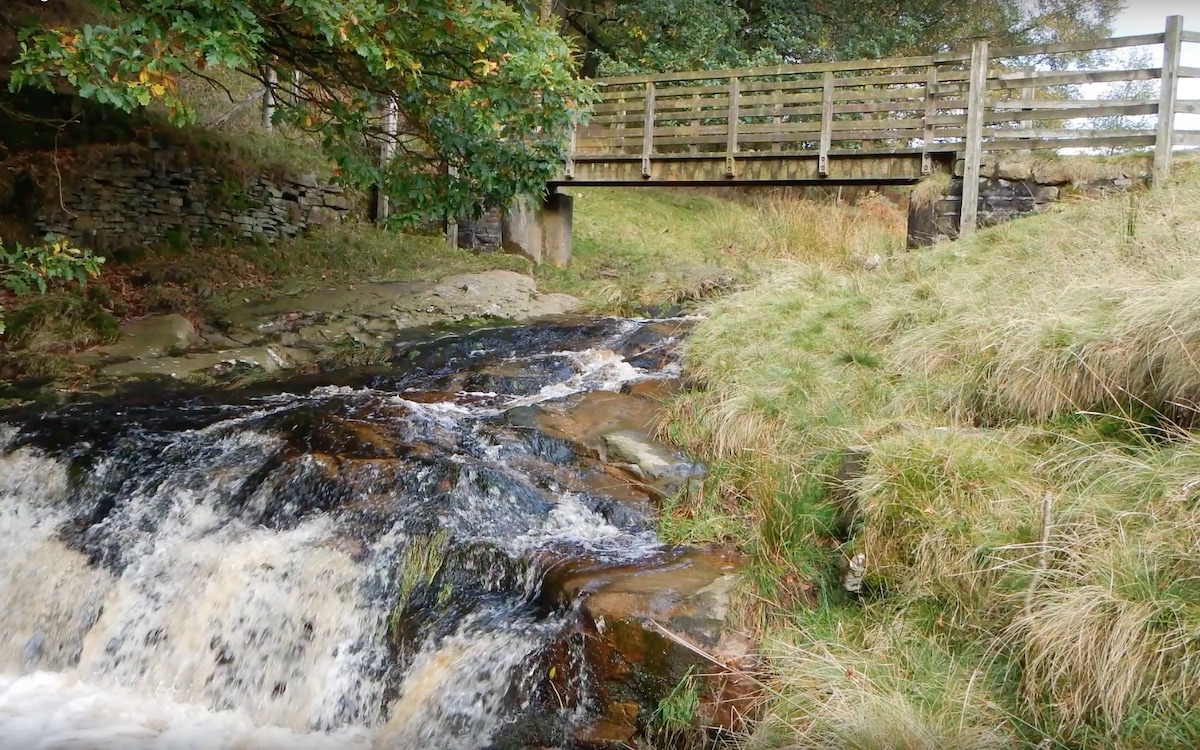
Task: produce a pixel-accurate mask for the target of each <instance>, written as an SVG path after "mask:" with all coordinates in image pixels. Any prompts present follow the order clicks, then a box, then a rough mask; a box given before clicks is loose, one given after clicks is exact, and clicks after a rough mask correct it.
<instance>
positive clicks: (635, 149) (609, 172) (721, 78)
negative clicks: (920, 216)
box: [534, 16, 1200, 262]
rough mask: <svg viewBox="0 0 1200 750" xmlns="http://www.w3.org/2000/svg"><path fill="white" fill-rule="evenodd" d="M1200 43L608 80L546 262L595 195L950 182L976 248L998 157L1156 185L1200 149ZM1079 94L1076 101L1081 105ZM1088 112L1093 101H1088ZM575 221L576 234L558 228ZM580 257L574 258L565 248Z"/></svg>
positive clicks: (1178, 23)
mask: <svg viewBox="0 0 1200 750" xmlns="http://www.w3.org/2000/svg"><path fill="white" fill-rule="evenodd" d="M1188 43H1192V44H1196V43H1200V32H1194V31H1186V30H1185V29H1184V24H1183V18H1182V17H1180V16H1171V17H1170V18H1168V19H1167V22H1166V28H1165V30H1164V32H1163V33H1157V34H1146V35H1140V36H1124V37H1115V38H1111V39H1104V40H1099V41H1090V42H1067V43H1058V44H1042V45H1032V46H1023V47H1008V48H1002V49H993V48H991V47H990V46H989V44H988V42H987V41H985V40H978V41H975V42H974V43H973V44H972V45H971V47H970V49H967V50H963V51H959V52H947V53H940V54H936V55H926V56H920V57H903V58H894V59H886V60H855V61H852V62H831V63H817V64H811V65H781V66H775V67H766V68H747V69H740V70H702V71H690V72H684V73H660V74H654V75H643V76H626V77H620V78H607V79H601V80H598V81H596V85H597V87H598V88H599V90H600V101H599V102H598V103H597V104H596V105H595V106H594V108H593V114H592V116H591V118H590V119H589V120H587V121H586V122H585V123H584V124H581V125H579V126H577V127H576V129H575V132H574V133H573V134H572V138H571V144H570V149H569V153H568V158H567V161H566V163H565V164H564V166H563V169H562V172H561V174H560V175H559V176H557V177H556V178H555V179H554V180H553V181H552V182H551V185H550V187H551V190H550V192H549V194H548V197H547V203H546V207H545V209H544V210H543V211H542V212H541V213H542V214H546V215H547V216H546V217H544V218H545V221H543V220H542V218H539V220H538V221H537V222H534V223H536V224H538V225H539V226H538V227H537V232H536V233H537V235H538V238H537V242H539V243H541V247H542V252H539V253H538V255H539V258H540V257H541V256H543V255H544V256H545V257H546V259H547V260H552V261H555V260H557V261H558V262H561V261H562V259H563V258H564V257H569V247H570V245H569V242H570V234H569V233H570V216H569V213H570V196H567V195H563V194H561V193H559V192H558V191H557V190H556V189H557V188H561V187H564V186H591V185H617V186H641V185H660V186H664V185H671V186H675V185H679V186H685V185H846V184H867V185H887V184H911V183H915V182H917V181H918V180H920V179H921V178H922V177H923V176H925V175H928V174H931V173H932V172H935V171H947V172H949V171H952V170H953V171H954V172H955V173H956V174H958V175H961V176H963V177H964V189H963V203H962V205H963V209H962V215H961V224H962V226H961V233H962V234H968V233H970V232H971V231H973V230H974V228H975V223H976V211H977V201H978V183H979V180H978V177H979V170H980V164H981V162H982V160H983V159H984V157H985V155H987V154H990V153H996V152H1013V151H1023V152H1030V151H1035V152H1047V151H1048V152H1060V150H1061V149H1082V150H1085V151H1090V150H1101V151H1107V150H1109V149H1114V148H1117V149H1138V150H1144V151H1153V154H1154V179H1155V180H1156V181H1161V180H1162V179H1164V178H1165V177H1166V176H1167V175H1168V174H1169V172H1170V168H1171V160H1172V153H1173V151H1174V150H1176V149H1179V148H1186V147H1193V146H1200V129H1197V130H1184V129H1180V128H1177V127H1176V122H1175V120H1176V117H1175V116H1176V115H1177V114H1181V113H1191V114H1200V99H1191V100H1187V99H1180V98H1179V97H1178V90H1179V87H1178V82H1179V80H1180V79H1184V78H1200V67H1187V66H1184V65H1182V64H1181V58H1182V54H1183V50H1184V45H1185V44H1188ZM1131 47H1141V48H1151V49H1153V48H1158V49H1161V51H1162V64H1161V66H1160V67H1154V68H1140V67H1138V68H1103V69H1101V68H1085V67H1081V66H1080V65H1079V64H1077V63H1075V62H1072V61H1077V60H1080V59H1083V58H1082V56H1081V53H1088V52H1096V51H1108V50H1118V49H1123V48H1131ZM1128 81H1158V82H1159V86H1158V89H1159V90H1158V92H1157V93H1156V94H1155V95H1154V96H1153V98H1150V99H1145V98H1137V99H1110V98H1086V97H1088V96H1092V97H1095V94H1093V93H1091V92H1094V91H1095V87H1092V86H1088V84H1111V83H1121V82H1128ZM1070 87H1082V88H1079V89H1076V90H1075V91H1074V92H1073V93H1075V97H1072V96H1070V95H1069V94H1070V93H1072V92H1071V89H1070ZM1081 92H1082V95H1083V96H1084V97H1085V98H1078V96H1079V94H1080V93H1081ZM564 212H565V213H566V217H565V232H566V235H565V238H564V237H563V232H564V223H563V221H562V220H561V219H560V218H556V215H558V214H563V213H564ZM564 241H565V242H566V246H565V253H566V254H565V256H564V255H563V250H564V248H563V247H562V244H563V242H564Z"/></svg>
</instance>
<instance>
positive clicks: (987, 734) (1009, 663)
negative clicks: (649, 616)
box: [661, 171, 1200, 748]
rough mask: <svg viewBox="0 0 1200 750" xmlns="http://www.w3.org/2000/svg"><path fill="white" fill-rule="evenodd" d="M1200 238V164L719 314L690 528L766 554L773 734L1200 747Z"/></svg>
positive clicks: (832, 270)
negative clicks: (844, 508)
mask: <svg viewBox="0 0 1200 750" xmlns="http://www.w3.org/2000/svg"><path fill="white" fill-rule="evenodd" d="M1198 255H1200V173H1198V172H1196V171H1185V172H1184V173H1183V174H1181V176H1180V177H1179V179H1178V180H1177V181H1176V182H1175V183H1174V184H1173V185H1171V186H1170V187H1168V188H1166V189H1163V190H1157V191H1152V192H1149V193H1144V194H1137V195H1134V196H1132V197H1129V196H1124V197H1118V198H1113V199H1109V200H1106V201H1094V202H1086V201H1085V202H1079V203H1076V204H1072V205H1069V206H1061V207H1058V208H1056V209H1055V210H1053V211H1051V212H1050V213H1049V214H1047V215H1043V216H1039V217H1035V218H1030V219H1025V220H1020V221H1015V222H1012V223H1010V224H1006V225H1003V226H1000V227H996V228H993V229H990V230H987V231H983V232H980V233H978V234H977V235H975V237H973V238H972V239H970V240H966V241H960V242H956V243H951V244H947V245H944V246H939V247H937V248H934V249H930V250H926V251H922V252H919V253H913V254H910V255H906V256H903V257H894V258H892V259H890V260H888V261H886V262H885V263H884V264H883V265H882V267H881V268H880V269H879V270H876V271H874V272H870V273H867V272H864V271H861V270H857V269H856V268H855V266H854V264H847V263H844V262H839V261H838V260H837V258H836V253H835V254H833V257H832V258H820V257H812V258H809V259H804V261H803V262H797V263H789V264H786V265H785V266H784V267H783V268H781V269H779V270H778V271H777V272H776V273H775V274H774V275H772V276H770V277H768V278H767V279H766V280H764V281H763V282H761V283H759V284H757V285H754V286H753V287H751V288H749V289H746V290H744V291H742V292H739V293H737V294H734V295H731V296H728V297H726V298H723V299H720V300H717V301H715V302H713V303H712V304H710V305H709V306H708V307H707V308H706V309H705V314H706V320H705V321H704V322H703V323H702V324H701V325H700V326H699V328H698V329H697V331H696V332H695V334H694V335H693V336H692V337H691V338H690V339H689V341H688V343H687V345H686V352H685V364H686V371H687V373H688V375H689V377H690V379H691V381H692V382H694V383H695V384H696V387H695V388H693V389H692V390H691V391H689V392H685V393H684V394H682V395H681V396H680V397H679V398H678V399H677V400H676V401H675V403H674V404H673V406H672V423H671V424H670V425H669V426H668V427H667V428H666V429H667V434H668V435H670V436H671V437H673V438H674V439H676V440H677V441H679V442H680V443H682V444H683V445H684V446H685V447H686V448H688V449H689V450H690V451H691V452H693V453H694V454H696V455H697V456H699V457H701V458H703V459H705V460H707V461H708V462H709V464H710V466H711V467H712V468H711V475H710V478H709V480H708V482H707V486H706V487H704V488H702V489H699V490H697V491H696V492H694V493H693V494H692V495H689V496H686V497H681V498H677V499H676V500H675V501H674V502H673V503H672V504H671V505H670V507H669V511H670V512H669V514H668V515H667V516H666V517H665V519H664V521H663V523H662V525H661V530H662V531H663V533H664V534H665V535H666V536H667V537H668V538H669V539H679V540H683V539H686V540H689V541H693V540H696V539H699V538H702V536H703V534H704V533H706V532H708V531H710V530H711V531H714V532H720V533H721V534H722V535H723V536H724V537H726V538H729V539H731V540H732V541H734V542H735V543H737V544H739V545H740V546H741V547H743V549H745V550H746V551H748V552H750V553H752V555H753V557H754V562H753V563H752V565H751V570H750V575H749V580H750V582H751V584H752V585H753V587H754V591H752V592H751V595H750V596H749V597H748V602H749V606H751V607H753V608H754V609H756V610H757V614H755V615H752V616H751V619H752V621H755V622H758V623H759V624H761V625H762V626H763V632H764V634H765V636H766V643H767V647H768V652H769V656H770V657H771V658H772V664H773V668H774V672H775V674H776V675H777V680H776V683H775V685H774V690H775V696H776V697H775V700H774V701H773V704H772V706H771V708H770V710H769V711H768V714H767V716H766V717H765V718H764V721H763V722H762V723H761V725H760V727H759V728H758V730H757V731H756V732H755V733H754V734H753V735H752V736H750V737H749V738H748V740H747V741H748V744H749V746H750V747H761V748H776V747H778V748H784V747H831V748H836V747H847V748H849V747H853V748H895V747H912V748H934V747H1035V746H1036V747H1064V748H1065V747H1083V748H1101V747H1123V748H1140V747H1160V746H1176V747H1192V746H1196V745H1197V744H1200V734H1198V733H1197V727H1198V725H1200V722H1197V721H1196V720H1195V718H1194V715H1193V714H1194V712H1192V711H1191V708H1192V707H1194V706H1195V705H1196V703H1197V701H1200V590H1198V589H1200V584H1197V583H1196V581H1200V505H1198V504H1197V501H1198V500H1200V463H1198V462H1200V438H1198V436H1197V435H1196V434H1195V433H1194V432H1193V431H1192V429H1191V428H1192V424H1193V422H1194V416H1195V413H1196V412H1195V406H1196V401H1195V399H1196V395H1195V394H1197V393H1200V358H1198V357H1200V339H1198V338H1196V337H1197V336H1200V321H1197V319H1196V318H1195V315H1196V312H1195V308H1196V305H1195V301H1196V300H1197V299H1200V272H1198V271H1197V270H1196V269H1197V267H1198V266H1197V260H1200V258H1198V257H1197V256H1198ZM851 448H853V449H854V451H855V452H856V453H858V452H861V453H862V454H863V455H864V456H865V458H864V460H863V461H862V466H861V467H860V470H859V471H857V472H856V473H855V474H854V475H853V476H851V477H849V478H845V477H843V480H844V481H847V482H848V486H849V489H850V490H851V492H850V493H849V497H850V503H851V505H852V507H851V509H850V510H851V514H852V522H851V523H849V524H847V526H848V529H843V528H842V526H843V525H842V524H840V523H835V522H834V521H835V520H836V518H837V516H838V515H839V514H840V511H839V509H838V508H836V507H834V502H833V501H834V495H833V494H832V488H833V487H834V486H836V485H837V482H836V481H834V475H835V473H836V467H837V466H838V465H839V461H838V457H839V456H840V455H841V454H842V452H844V451H846V450H848V449H851ZM714 519H721V520H720V523H719V524H714ZM843 532H845V533H843ZM856 556H861V557H859V558H858V559H861V560H864V561H865V574H864V576H863V584H864V587H863V593H862V594H861V595H857V596H854V595H851V594H848V593H847V592H845V591H844V590H842V588H841V585H840V577H841V574H842V572H843V571H844V570H845V567H846V562H847V561H848V560H849V559H850V558H852V557H856ZM789 581H807V585H808V588H809V589H810V590H811V592H812V593H811V594H810V595H808V596H797V595H796V590H797V589H803V585H802V584H796V583H792V584H791V585H787V583H786V582H789Z"/></svg>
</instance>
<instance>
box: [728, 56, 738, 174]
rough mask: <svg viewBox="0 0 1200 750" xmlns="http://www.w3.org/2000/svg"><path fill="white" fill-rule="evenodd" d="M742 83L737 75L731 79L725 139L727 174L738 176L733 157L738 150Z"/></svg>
mask: <svg viewBox="0 0 1200 750" xmlns="http://www.w3.org/2000/svg"><path fill="white" fill-rule="evenodd" d="M740 91H741V89H740V84H739V82H738V79H737V78H736V77H734V78H730V79H729V112H728V114H729V119H728V125H727V127H726V132H725V135H726V139H725V176H726V177H736V176H737V169H736V168H735V165H734V161H733V158H734V156H735V155H736V154H737V152H738V119H739V118H740V117H741V114H740V113H739V111H738V97H739V95H740Z"/></svg>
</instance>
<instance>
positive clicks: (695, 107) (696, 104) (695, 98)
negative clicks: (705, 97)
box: [688, 94, 700, 154]
mask: <svg viewBox="0 0 1200 750" xmlns="http://www.w3.org/2000/svg"><path fill="white" fill-rule="evenodd" d="M699 137H700V95H699V94H692V138H699ZM688 152H689V153H693V154H698V153H700V144H699V143H698V142H697V141H694V140H693V141H692V144H691V145H690V146H688Z"/></svg>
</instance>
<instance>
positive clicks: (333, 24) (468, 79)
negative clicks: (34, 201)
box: [11, 0, 590, 221]
mask: <svg viewBox="0 0 1200 750" xmlns="http://www.w3.org/2000/svg"><path fill="white" fill-rule="evenodd" d="M121 7H122V10H123V14H122V15H120V16H117V18H118V19H119V22H118V23H115V24H113V25H111V26H88V27H83V28H81V29H75V30H62V29H45V30H39V31H37V32H35V33H32V34H30V35H29V36H28V37H27V38H26V40H25V44H24V47H23V48H22V54H21V56H20V59H19V60H18V62H17V65H16V66H15V67H14V70H13V74H12V79H11V80H12V86H13V87H21V86H43V87H50V86H53V85H55V83H56V82H58V81H65V82H66V83H68V84H70V85H73V86H76V87H77V88H78V90H79V92H80V94H81V95H82V96H86V97H90V98H94V99H96V100H97V101H101V102H104V103H107V104H111V105H113V106H115V107H118V108H121V109H124V110H132V109H134V108H137V107H145V106H148V105H149V104H152V103H155V102H158V103H161V104H162V105H164V107H165V109H166V111H167V113H168V116H169V117H170V119H171V121H172V122H174V123H176V124H183V123H187V122H191V121H193V120H194V119H195V113H193V112H192V111H191V110H190V108H189V107H188V104H187V102H186V101H184V100H183V99H182V98H181V97H180V96H179V95H178V87H177V83H176V82H177V80H178V77H179V76H180V74H182V73H184V72H185V71H189V70H191V71H196V72H198V73H199V74H203V69H204V68H206V67H208V66H222V67H227V68H234V69H237V70H240V71H242V72H244V73H245V74H247V75H249V76H252V77H254V78H257V79H259V80H260V81H264V84H265V80H264V74H263V72H262V71H263V70H264V69H265V68H267V67H271V68H275V69H277V70H279V71H280V75H279V80H280V81H290V80H291V75H290V74H291V73H293V72H295V73H298V74H299V77H300V80H301V85H300V89H299V91H291V90H290V88H289V87H286V86H283V85H281V86H280V88H279V89H278V90H277V91H276V94H277V96H276V100H277V102H278V104H277V109H276V113H275V118H276V120H277V122H280V123H286V124H290V125H292V126H294V127H296V128H301V129H305V130H309V131H312V132H315V133H316V134H317V135H318V136H319V138H320V140H321V142H322V144H323V147H324V149H325V151H326V153H327V154H328V155H329V156H330V158H331V159H332V160H333V161H334V162H335V163H336V164H337V166H338V170H339V174H340V175H341V179H343V180H344V181H346V182H350V183H354V184H357V185H359V186H361V187H367V186H372V185H376V184H378V185H379V186H380V188H381V189H382V190H384V191H385V192H386V193H387V194H388V195H389V196H390V197H391V201H392V204H393V205H394V206H398V207H401V208H402V211H401V212H400V215H401V217H402V219H403V220H407V221H416V220H418V219H422V218H426V219H427V218H434V217H454V216H458V215H463V214H472V213H476V212H478V211H479V210H481V209H482V208H485V207H493V206H498V205H503V204H506V203H508V202H510V201H511V200H512V199H513V198H514V197H516V196H517V195H520V194H522V193H536V192H540V191H541V190H542V189H543V185H544V183H545V180H546V179H547V178H548V177H550V176H551V175H552V174H553V173H554V172H555V171H556V170H557V169H558V168H559V165H560V164H561V162H562V160H563V159H564V156H565V155H564V153H563V148H564V145H565V143H566V139H567V134H568V131H569V128H570V126H571V124H572V123H573V122H575V121H576V120H578V119H579V118H580V117H581V114H582V112H583V110H584V108H586V105H587V104H588V102H589V100H590V86H589V85H588V84H587V83H585V82H581V81H579V80H577V79H576V78H575V77H574V75H573V63H572V60H571V54H570V50H569V49H568V47H567V46H566V44H565V43H564V42H563V40H562V39H561V38H560V37H559V36H558V35H557V34H555V33H554V32H553V31H552V30H550V29H547V28H545V27H543V26H541V25H539V24H537V23H535V22H534V21H532V19H530V18H529V17H528V16H526V15H524V14H522V13H520V12H518V11H516V10H514V9H513V8H512V7H511V6H509V5H508V4H507V3H505V2H503V0H411V1H410V2H405V3H399V4H398V3H394V2H387V1H385V0H126V1H125V2H122V3H121ZM389 102H394V103H395V106H396V107H397V109H398V111H399V118H398V119H399V125H398V127H397V129H396V133H395V134H394V135H390V134H388V133H386V132H385V128H384V121H385V118H384V116H383V113H384V112H385V111H386V109H387V107H388V103H389ZM387 141H391V142H392V143H393V145H394V148H393V151H394V157H393V158H392V159H391V160H390V161H389V163H388V164H385V165H381V164H380V163H379V156H378V155H379V154H380V152H381V149H382V147H383V145H384V143H385V142H387Z"/></svg>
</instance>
